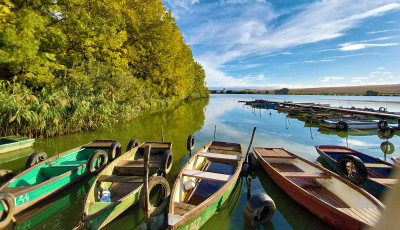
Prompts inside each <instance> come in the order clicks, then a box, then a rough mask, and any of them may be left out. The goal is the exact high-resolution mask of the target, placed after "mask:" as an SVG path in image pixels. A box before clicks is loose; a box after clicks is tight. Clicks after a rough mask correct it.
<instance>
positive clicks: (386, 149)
mask: <svg viewBox="0 0 400 230" xmlns="http://www.w3.org/2000/svg"><path fill="white" fill-rule="evenodd" d="M381 150H382V152H383V153H385V154H392V153H394V145H393V144H392V143H390V142H389V141H385V142H382V143H381Z"/></svg>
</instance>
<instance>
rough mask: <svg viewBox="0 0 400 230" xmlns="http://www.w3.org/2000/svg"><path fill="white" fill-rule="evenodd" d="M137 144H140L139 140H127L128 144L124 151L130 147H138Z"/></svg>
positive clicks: (127, 150) (130, 148) (129, 149)
mask: <svg viewBox="0 0 400 230" xmlns="http://www.w3.org/2000/svg"><path fill="white" fill-rule="evenodd" d="M139 145H140V142H139V140H136V139H132V140H131V141H129V143H128V146H126V152H129V151H131V150H132V149H134V148H136V147H138V146H139Z"/></svg>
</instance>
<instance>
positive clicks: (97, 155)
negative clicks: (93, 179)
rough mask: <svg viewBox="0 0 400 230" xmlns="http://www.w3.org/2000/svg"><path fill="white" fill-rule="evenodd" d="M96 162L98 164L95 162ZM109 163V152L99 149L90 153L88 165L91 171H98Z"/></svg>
mask: <svg viewBox="0 0 400 230" xmlns="http://www.w3.org/2000/svg"><path fill="white" fill-rule="evenodd" d="M95 163H96V164H95ZM107 163H108V153H106V152H105V151H104V150H101V149H98V150H96V151H94V153H92V155H90V157H89V159H88V163H87V166H86V167H88V170H89V172H90V173H98V172H100V171H101V170H103V168H104V167H106V165H107Z"/></svg>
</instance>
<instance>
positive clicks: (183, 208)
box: [174, 202, 196, 216]
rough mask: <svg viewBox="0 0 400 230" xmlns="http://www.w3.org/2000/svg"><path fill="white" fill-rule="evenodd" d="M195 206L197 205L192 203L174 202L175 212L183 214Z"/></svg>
mask: <svg viewBox="0 0 400 230" xmlns="http://www.w3.org/2000/svg"><path fill="white" fill-rule="evenodd" d="M195 207H196V205H191V204H188V203H182V202H174V214H177V215H180V216H183V215H185V214H186V213H188V212H189V211H190V210H192V209H194V208H195Z"/></svg>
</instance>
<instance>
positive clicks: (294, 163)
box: [253, 147, 384, 229]
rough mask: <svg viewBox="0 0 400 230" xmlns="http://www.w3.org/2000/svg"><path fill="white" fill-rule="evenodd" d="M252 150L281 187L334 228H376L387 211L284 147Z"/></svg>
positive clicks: (365, 195) (359, 190)
mask: <svg viewBox="0 0 400 230" xmlns="http://www.w3.org/2000/svg"><path fill="white" fill-rule="evenodd" d="M253 149H254V152H255V153H256V156H257V158H258V160H259V161H260V162H261V165H262V166H263V167H264V169H265V170H266V171H267V173H268V174H269V176H270V177H271V178H272V179H273V180H274V181H275V183H276V184H277V185H278V186H279V187H281V188H282V189H283V190H284V191H285V192H286V193H287V194H288V195H289V196H290V197H292V198H293V199H294V200H295V201H296V202H297V203H299V204H300V205H302V206H303V207H304V208H306V209H307V210H309V211H310V212H311V213H313V214H314V215H316V216H317V217H319V218H320V219H322V220H323V221H325V222H326V223H327V224H329V225H331V226H333V227H334V228H337V229H361V228H362V227H364V226H366V225H368V226H373V225H374V224H375V222H376V221H377V219H378V218H379V216H380V210H381V209H383V208H384V205H383V204H382V203H381V202H380V201H378V200H377V199H376V198H375V197H373V196H372V195H370V194H369V193H367V192H366V191H364V190H363V189H361V188H359V187H357V186H355V185H354V184H352V183H350V182H349V181H347V180H345V179H343V178H341V177H340V176H338V175H336V174H334V173H332V172H330V171H329V170H327V169H325V168H323V167H322V166H319V165H317V164H314V163H311V162H310V161H308V160H305V159H303V158H301V157H299V156H297V155H295V154H293V153H290V152H288V151H286V150H284V149H282V148H261V147H254V148H253Z"/></svg>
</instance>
